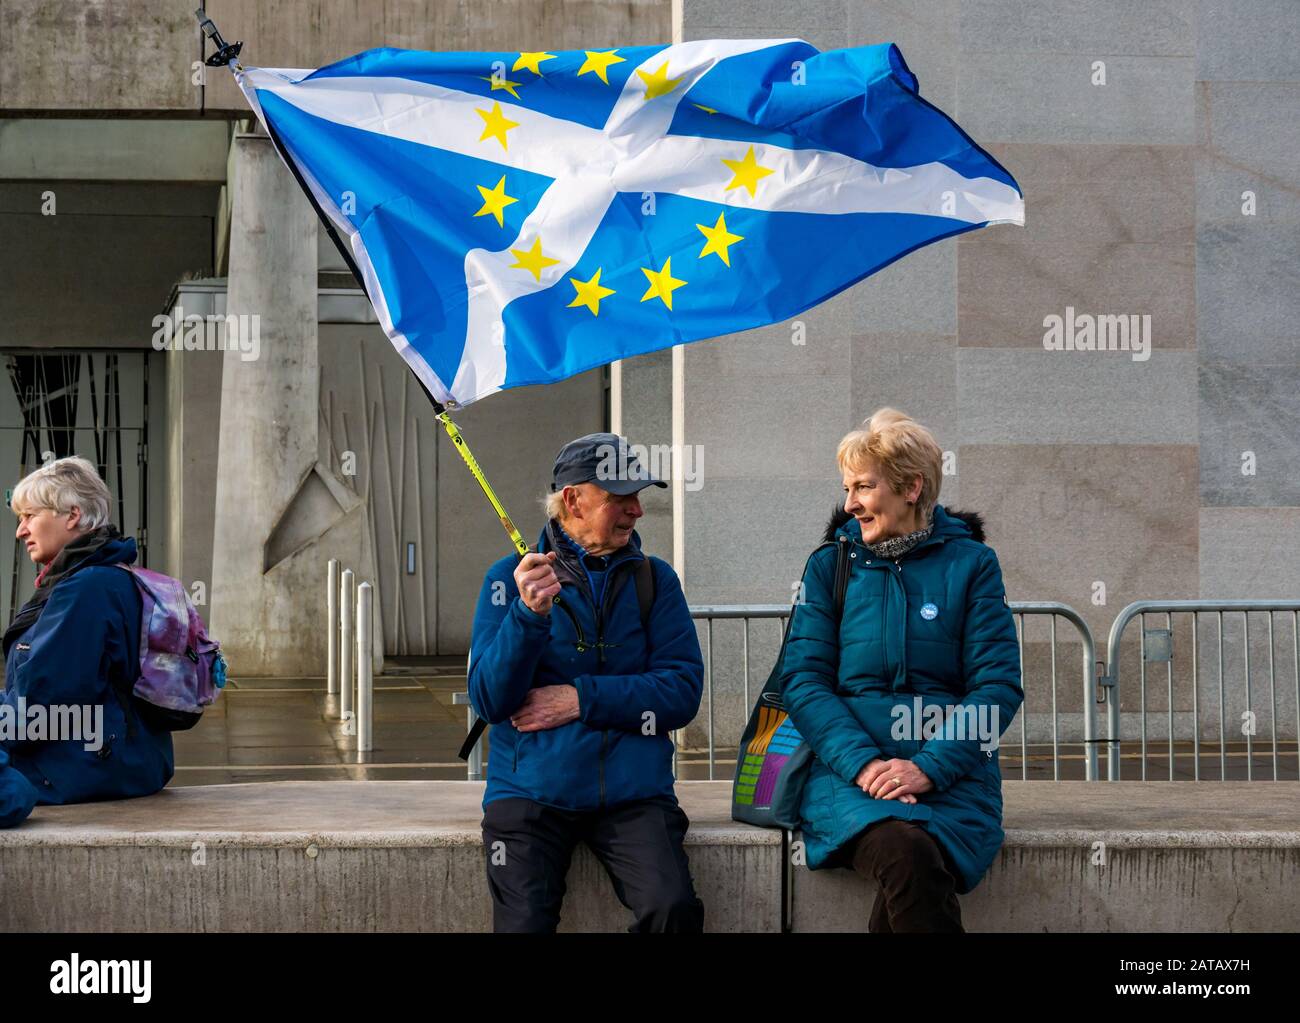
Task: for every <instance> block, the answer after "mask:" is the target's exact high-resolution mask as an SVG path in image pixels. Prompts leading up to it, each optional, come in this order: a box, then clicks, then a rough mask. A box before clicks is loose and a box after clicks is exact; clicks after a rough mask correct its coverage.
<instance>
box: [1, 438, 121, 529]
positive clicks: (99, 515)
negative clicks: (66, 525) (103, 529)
mask: <svg viewBox="0 0 1300 1023" xmlns="http://www.w3.org/2000/svg"><path fill="white" fill-rule="evenodd" d="M112 500H113V498H112V496H111V495H110V494H109V492H108V487H107V486H106V485H105V483H104V481H103V480H102V479H100V478H99V473H98V472H96V471H95V467H94V466H93V465H91V464H90V462H88V461H87V460H86V459H84V458H80V457H78V456H76V455H71V456H69V457H68V458H59V459H56V460H55V461H53V462H51V463H50V464H49V465H42V466H41V467H40V468H39V469H36V470H35V471H33V472H30V473H28V474H27V475H26V476H24V477H23V478H22V479H21V480H20V481H19V482H18V485H17V486H15V487H14V492H13V495H12V496H11V497H10V499H9V507H10V509H11V510H12V511H13V512H14V514H15V515H17V514H21V513H22V512H23V511H27V510H31V511H36V510H38V509H41V508H49V509H50V510H51V511H56V512H59V513H60V514H66V513H67V512H70V511H72V509H73V508H80V509H81V525H82V528H83V530H86V531H89V530H92V529H98V528H99V527H100V526H102V525H104V524H105V523H107V522H108V521H109V518H108V509H109V505H110V504H111V503H112Z"/></svg>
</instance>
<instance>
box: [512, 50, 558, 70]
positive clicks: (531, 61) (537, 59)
mask: <svg viewBox="0 0 1300 1023" xmlns="http://www.w3.org/2000/svg"><path fill="white" fill-rule="evenodd" d="M554 59H555V54H553V53H547V52H546V51H545V50H540V51H538V52H537V53H530V52H527V51H525V52H523V53H521V54H519V59H518V60H517V61H515V66H514V67H512V68H511V69H510V70H511V71H518V70H519V69H520V68H527V69H528V70H529V71H531V72H532V73H533V74H535V75H540V74H541V73H542V69H541V67H540V65H541V63H542V61H544V60H554Z"/></svg>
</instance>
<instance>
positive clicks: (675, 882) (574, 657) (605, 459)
mask: <svg viewBox="0 0 1300 1023" xmlns="http://www.w3.org/2000/svg"><path fill="white" fill-rule="evenodd" d="M651 485H654V486H661V487H662V486H666V484H664V483H663V482H661V481H659V480H655V479H652V478H651V477H650V476H649V475H648V474H647V473H646V471H645V470H644V468H643V467H642V466H641V465H640V463H639V462H638V461H637V459H636V458H635V456H634V455H633V454H632V453H631V452H630V451H629V448H628V445H627V442H626V441H625V440H624V439H623V438H621V437H618V436H615V435H614V434H611V433H594V434H590V435H588V436H586V437H579V438H578V439H577V440H575V441H571V442H570V443H569V444H566V445H565V446H564V448H563V449H561V451H560V453H559V455H558V456H557V457H556V459H555V467H554V470H553V472H552V483H551V493H550V494H549V495H547V499H546V511H547V516H548V519H549V521H548V522H547V524H546V528H545V529H544V530H543V531H542V535H541V539H540V540H539V541H538V544H537V552H536V553H533V554H529V555H527V556H526V557H524V558H522V559H520V558H517V557H515V556H510V557H506V558H502V559H501V560H500V561H498V562H497V563H496V564H494V565H493V566H492V567H491V568H490V569H489V570H488V573H487V578H486V579H484V581H483V590H482V593H481V594H480V596H479V601H478V608H477V610H476V612H475V615H474V635H473V640H472V645H471V653H470V660H471V666H470V671H469V693H470V699H471V701H472V702H473V704H474V709H475V710H476V711H477V712H478V714H479V715H480V716H481V717H483V718H484V719H486V720H487V721H488V722H490V723H491V724H493V725H494V726H496V727H494V728H493V729H492V749H491V755H490V757H489V758H488V777H487V791H486V793H485V794H484V797H483V845H484V850H485V852H486V856H487V873H488V887H489V889H490V890H491V892H492V906H493V926H494V929H495V930H497V931H543V932H550V931H554V930H555V927H556V925H557V924H558V923H559V919H560V903H561V901H562V900H563V898H564V890H565V886H564V877H565V874H566V873H567V872H568V869H569V860H570V858H571V856H572V854H573V849H574V847H575V846H576V845H577V843H578V841H579V840H582V841H585V842H586V843H587V845H588V846H590V847H591V849H592V851H593V852H594V853H595V854H596V856H597V857H598V858H599V859H600V861H601V863H603V864H604V866H605V869H606V871H607V872H608V873H609V876H610V878H611V879H612V881H613V883H614V892H615V894H617V896H618V898H619V900H620V901H621V902H622V903H623V905H625V906H626V907H627V908H628V909H630V910H631V911H632V913H633V914H634V916H635V920H634V922H633V924H632V927H631V928H630V929H631V930H634V931H700V930H701V929H702V928H703V922H704V907H703V906H702V904H701V903H700V901H699V899H698V898H696V895H695V889H694V885H693V884H692V881H691V876H690V870H689V866H688V863H687V859H686V853H685V851H684V850H683V849H682V838H683V836H684V835H685V833H686V829H687V827H688V826H689V823H690V822H689V821H688V820H687V818H686V814H685V813H683V812H682V810H681V808H680V807H679V806H678V805H677V799H676V796H675V795H674V793H673V773H672V755H673V743H672V739H671V738H670V737H669V734H668V733H669V732H671V731H672V730H674V729H677V728H681V727H683V726H685V725H686V724H687V723H688V722H690V720H691V719H692V718H693V717H694V716H695V713H696V711H697V710H698V709H699V705H700V694H701V691H702V689H703V678H704V664H703V658H702V657H701V654H700V645H699V640H698V639H697V638H696V635H695V626H694V624H693V623H692V621H691V617H690V614H689V612H688V611H687V607H686V598H685V597H684V596H683V594H682V588H681V584H680V582H679V581H678V579H677V575H676V573H675V572H674V571H673V570H672V567H671V566H669V565H668V564H667V563H665V562H663V561H661V560H659V559H658V558H652V557H648V556H646V555H645V554H642V553H641V539H640V537H639V536H638V535H637V533H636V531H635V528H634V527H635V525H636V520H637V519H638V518H640V517H641V515H642V514H643V513H642V510H641V502H640V499H639V497H638V494H639V493H640V491H641V490H642V489H644V488H645V487H647V486H651Z"/></svg>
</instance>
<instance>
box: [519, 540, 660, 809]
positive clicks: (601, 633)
mask: <svg viewBox="0 0 1300 1023" xmlns="http://www.w3.org/2000/svg"><path fill="white" fill-rule="evenodd" d="M643 556H644V555H643ZM634 560H635V559H625V560H624V561H620V562H619V563H618V564H617V565H614V566H611V567H610V568H609V569H606V571H605V585H604V587H603V588H602V589H601V594H600V604H599V605H598V604H597V603H596V594H595V593H594V592H592V589H591V586H590V584H589V583H588V582H587V580H586V579H585V578H583V577H581V576H580V577H578V582H579V583H580V584H581V585H583V586H585V587H586V592H587V599H588V600H590V601H591V606H592V609H593V610H594V611H595V612H596V662H597V663H598V664H604V663H605V604H606V602H607V601H608V599H609V595H610V593H611V592H612V591H613V587H612V585H611V584H612V582H613V579H614V572H615V571H617V570H618V568H619V567H620V566H622V565H625V564H630V563H631V562H632V561H634ZM584 575H585V573H584ZM555 603H556V604H557V605H558V606H560V607H562V608H564V612H565V614H567V615H568V616H569V620H570V621H572V622H573V629H574V631H575V632H577V634H578V652H579V653H583V652H585V651H586V650H587V649H589V647H588V646H587V640H586V636H585V635H584V634H583V631H582V626H581V625H580V624H579V623H578V616H577V615H576V614H574V613H573V611H572V610H571V609H570V608H569V606H568V605H567V604H565V603H564V602H563V601H562V600H561V599H560V596H559V595H558V594H557V595H556V597H555ZM608 747H609V729H607V728H606V729H601V732H600V766H599V772H600V773H599V778H600V804H599V805H600V806H604V805H605V751H606V749H607V748H608ZM518 764H519V746H518V745H517V744H516V746H515V766H516V767H518Z"/></svg>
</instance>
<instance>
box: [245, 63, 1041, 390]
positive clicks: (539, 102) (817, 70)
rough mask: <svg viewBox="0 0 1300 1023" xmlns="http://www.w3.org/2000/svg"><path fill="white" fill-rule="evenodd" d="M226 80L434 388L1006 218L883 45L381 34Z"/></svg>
mask: <svg viewBox="0 0 1300 1023" xmlns="http://www.w3.org/2000/svg"><path fill="white" fill-rule="evenodd" d="M236 77H237V79H238V81H239V85H240V87H241V88H242V89H243V91H244V95H245V96H246V97H247V98H248V102H249V103H250V104H251V105H252V107H253V110H254V111H256V113H257V116H258V117H259V118H260V119H261V121H262V123H263V124H264V125H265V126H266V128H267V130H268V133H269V134H270V135H271V136H272V138H274V139H276V140H277V142H278V144H279V146H280V149H281V155H282V156H284V157H285V158H286V159H287V160H288V161H291V163H292V164H293V165H294V167H295V168H296V170H297V171H298V174H299V176H300V177H301V179H302V180H303V182H304V183H305V185H306V187H307V188H308V189H309V190H310V191H311V193H312V196H313V198H314V199H315V202H316V204H317V205H318V206H319V207H320V209H321V210H322V211H323V213H324V214H325V215H326V216H327V217H328V218H329V219H330V220H331V221H333V223H334V225H335V227H336V229H337V231H338V233H339V235H340V237H341V239H342V240H343V242H344V244H345V245H346V246H348V247H349V248H350V249H351V255H352V258H353V261H354V262H355V264H356V266H357V268H358V269H359V271H360V273H361V275H362V277H363V279H364V281H365V285H366V290H367V292H368V293H369V295H370V299H371V301H372V302H373V303H374V306H375V312H376V314H377V315H378V317H379V321H380V323H381V324H382V325H383V328H384V331H385V332H386V333H387V335H388V337H389V338H390V339H391V341H392V342H393V344H394V345H395V346H396V347H397V349H398V351H399V352H400V353H401V354H402V356H403V358H405V359H406V361H407V362H408V363H409V364H410V366H411V368H412V369H413V370H414V371H415V373H416V374H417V375H418V376H419V378H420V380H421V381H422V382H423V383H424V385H425V387H426V388H428V390H429V392H430V393H431V394H432V395H433V396H434V397H435V398H437V399H438V400H439V401H441V402H443V403H444V404H446V405H448V406H456V405H467V404H469V403H470V402H472V401H476V400H478V399H479V398H482V397H485V396H486V395H489V394H492V393H494V392H496V391H499V390H502V389H503V388H507V387H519V386H522V385H524V384H538V383H548V382H552V381H556V380H562V379H564V378H565V377H569V376H572V375H573V374H575V373H580V372H582V371H583V370H587V369H590V368H592V367H593V366H600V365H603V364H605V363H609V362H612V361H614V360H616V359H622V358H626V357H629V356H633V355H640V354H643V353H645V352H651V351H655V350H657V349H661V348H667V347H669V346H672V345H679V344H683V343H685V342H688V341H699V340H702V339H704V338H710V337H716V336H718V335H720V334H729V333H732V332H735V331H740V330H745V329H747V328H750V327H759V326H763V325H766V324H771V323H778V322H780V321H782V320H786V319H789V318H790V317H792V316H795V315H797V314H798V313H800V312H802V311H804V310H805V309H808V308H809V307H811V306H814V305H816V304H817V303H818V302H821V301H824V300H825V299H827V298H829V297H830V296H832V295H834V294H835V293H836V292H838V291H841V290H842V289H844V288H846V287H848V286H849V285H851V284H853V283H854V282H855V281H859V280H861V279H862V278H864V277H866V276H868V275H869V274H872V273H874V272H875V271H877V270H879V269H881V268H882V267H884V266H886V265H888V264H889V263H892V262H893V261H894V260H896V259H898V258H900V257H901V256H904V255H906V254H907V253H908V252H911V251H912V250H913V249H916V248H919V247H920V246H922V245H926V244H928V243H930V242H933V241H938V240H939V239H941V238H947V237H950V236H951V235H955V234H959V233H960V232H962V231H969V230H971V229H973V228H977V227H983V226H984V225H985V224H997V223H1013V224H1023V223H1024V201H1023V199H1022V197H1021V193H1020V189H1019V186H1017V184H1016V182H1015V179H1013V178H1012V177H1011V175H1010V174H1008V173H1007V172H1006V170H1004V169H1003V168H1002V167H1001V166H1000V165H999V164H998V162H997V161H996V160H994V159H993V158H992V157H991V156H989V154H988V153H986V152H985V151H984V150H983V149H981V148H980V147H979V146H978V145H977V144H976V143H975V142H974V141H972V140H971V139H970V138H969V137H968V136H967V135H966V134H965V133H964V132H963V131H962V130H961V129H960V128H959V127H958V126H957V125H956V124H955V123H954V122H953V121H952V120H951V119H950V118H949V117H948V116H947V115H945V114H944V113H942V112H941V111H939V110H938V109H936V108H935V107H933V106H931V105H930V104H929V103H927V102H926V101H925V100H923V99H921V97H920V95H919V94H918V91H917V83H916V78H915V77H914V76H913V75H912V73H911V72H910V71H909V70H908V69H907V65H906V64H905V63H904V62H903V57H902V54H900V53H899V51H898V48H897V47H896V46H893V45H892V44H883V45H879V46H869V47H862V48H858V49H848V50H835V51H831V52H827V53H820V52H818V51H817V49H816V48H814V47H812V46H810V45H809V44H808V43H805V42H802V41H800V40H789V39H787V40H775V41H774V40H707V41H702V42H690V43H680V44H677V45H673V46H637V47H618V48H614V49H604V50H566V51H561V52H558V53H546V52H521V53H424V52H420V51H415V50H394V49H378V50H368V51H366V52H365V53H360V54H358V55H356V56H355V57H350V58H348V59H347V60H343V61H340V62H338V63H337V64H331V65H330V66H329V67H325V68H321V69H320V70H318V71H304V70H284V69H280V70H276V69H270V68H251V67H239V68H236Z"/></svg>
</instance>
